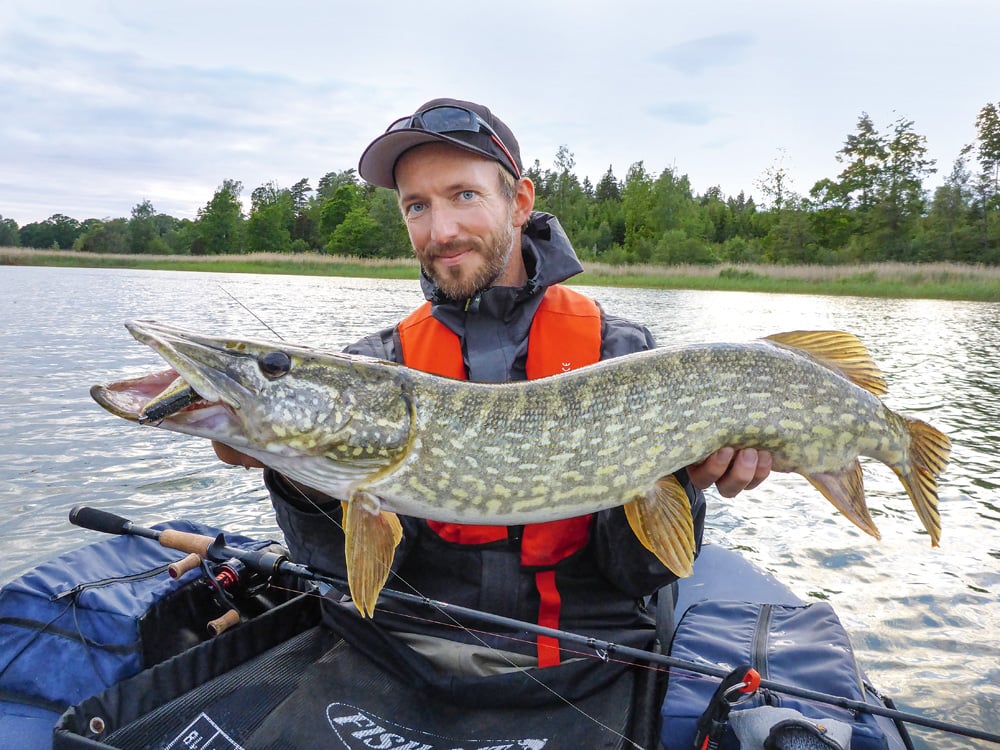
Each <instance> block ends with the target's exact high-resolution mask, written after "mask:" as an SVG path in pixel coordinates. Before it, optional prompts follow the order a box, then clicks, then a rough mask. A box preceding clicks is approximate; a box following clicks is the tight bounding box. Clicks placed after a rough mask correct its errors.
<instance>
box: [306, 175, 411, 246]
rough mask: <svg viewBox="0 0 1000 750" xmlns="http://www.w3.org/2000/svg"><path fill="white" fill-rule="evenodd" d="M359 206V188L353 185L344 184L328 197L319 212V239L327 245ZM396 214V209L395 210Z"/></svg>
mask: <svg viewBox="0 0 1000 750" xmlns="http://www.w3.org/2000/svg"><path fill="white" fill-rule="evenodd" d="M360 205H361V188H360V186H359V185H357V184H355V183H344V184H342V185H340V186H339V187H338V188H337V189H336V190H334V191H333V193H332V194H330V195H328V196H327V197H326V198H325V199H324V200H323V203H322V205H321V207H320V211H319V234H320V238H321V239H322V240H323V241H324V242H325V243H328V242H329V241H330V238H331V237H332V236H333V233H334V232H335V231H336V229H337V227H338V226H340V224H341V223H342V222H343V221H344V219H346V218H347V215H348V214H349V213H350V212H351V211H353V210H354V209H355V208H358V207H359V206H360ZM397 213H398V209H397Z"/></svg>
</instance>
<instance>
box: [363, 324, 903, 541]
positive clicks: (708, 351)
mask: <svg viewBox="0 0 1000 750" xmlns="http://www.w3.org/2000/svg"><path fill="white" fill-rule="evenodd" d="M715 373H724V375H723V377H718V376H717V375H716V374H715ZM776 384H777V386H778V387H776ZM410 387H411V388H412V390H413V401H414V411H415V416H416V422H415V426H414V439H413V443H412V445H411V449H410V451H409V453H408V454H407V456H406V458H405V459H404V460H403V461H402V462H401V463H400V464H399V465H397V466H396V467H394V469H393V471H392V472H391V473H388V474H387V475H386V476H384V477H383V478H381V479H379V480H377V481H375V482H372V483H371V484H370V485H369V486H368V488H369V489H370V490H371V491H372V492H374V493H375V494H377V495H379V496H380V497H381V498H383V501H384V502H385V504H386V507H387V508H390V509H392V510H398V511H399V512H403V513H408V514H414V515H424V514H426V513H427V512H428V510H427V508H424V507H419V506H422V505H433V506H434V507H435V510H434V511H433V512H434V513H435V514H436V517H437V518H438V520H445V521H455V522H463V521H465V522H470V520H473V519H474V520H475V522H477V523H482V522H484V520H483V519H484V518H485V519H486V521H485V522H489V523H532V522H536V521H546V520H552V519H553V518H555V517H567V516H573V515H580V514H581V513H585V512H593V510H595V509H599V508H605V507H614V506H616V505H621V504H623V503H625V502H627V501H628V500H629V499H630V498H631V497H633V496H634V495H636V494H640V493H643V492H645V491H646V489H647V488H648V487H649V486H650V485H651V484H652V483H653V482H654V481H655V480H656V479H657V478H659V477H661V476H663V475H664V474H668V473H672V472H674V471H676V470H677V469H680V468H682V467H684V466H687V465H689V464H691V463H694V462H696V461H698V460H700V459H702V458H704V457H705V456H706V455H708V454H709V453H711V452H712V451H714V450H715V449H717V448H718V447H720V446H723V445H731V446H733V447H737V448H740V447H758V448H763V449H767V450H770V451H772V452H773V453H774V454H775V464H776V467H778V468H780V469H781V470H787V471H797V472H800V473H812V472H826V471H836V470H839V469H842V468H843V467H844V466H846V465H847V464H848V463H850V461H851V460H852V459H853V458H854V457H855V456H856V455H858V454H859V453H860V454H861V455H866V456H871V457H873V458H876V459H879V460H882V461H883V462H885V463H890V464H897V465H901V466H902V467H903V470H905V469H906V458H905V455H906V449H907V446H908V443H909V436H908V434H907V433H906V431H905V429H904V428H903V427H902V425H901V424H900V423H899V421H898V420H893V419H892V417H891V416H890V415H891V412H889V410H888V409H886V408H885V407H884V405H883V404H882V402H881V401H880V400H879V399H878V398H877V397H875V396H874V395H872V394H870V393H868V392H867V391H864V390H863V389H861V388H859V387H857V386H855V385H853V384H852V383H850V382H849V381H847V380H846V379H844V378H842V377H840V376H838V375H836V374H835V373H832V372H831V371H830V370H829V369H828V368H826V367H824V366H822V365H820V364H818V363H816V362H814V361H812V360H810V359H808V358H806V357H802V356H797V355H795V354H793V353H790V352H787V351H784V350H782V349H780V348H779V347H776V346H773V345H769V344H756V343H755V344H715V345H703V346H699V347H675V348H662V349H654V350H652V351H650V352H646V353H643V354H639V355H632V356H631V357H629V358H626V361H624V362H623V361H620V360H610V361H607V362H604V363H600V364H598V365H594V366H592V367H589V368H584V369H582V370H578V371H576V372H572V373H568V374H564V375H560V376H557V377H554V378H546V379H542V380H535V381H530V382H528V383H515V384H504V385H482V384H474V383H464V382H459V381H442V380H441V379H440V378H433V377H421V376H420V374H418V373H414V374H413V378H412V384H411V386H410ZM449 488H454V489H457V490H458V491H457V492H451V493H450V494H448V495H444V496H442V494H441V493H442V491H445V492H447V491H448V490H449ZM427 490H430V491H429V492H427V494H425V491H427Z"/></svg>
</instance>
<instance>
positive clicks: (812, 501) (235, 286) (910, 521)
mask: <svg viewBox="0 0 1000 750" xmlns="http://www.w3.org/2000/svg"><path fill="white" fill-rule="evenodd" d="M586 291H587V292H588V293H590V294H592V295H594V296H596V297H597V298H598V299H600V300H601V302H602V304H603V306H604V308H605V309H606V310H607V311H608V312H609V313H610V314H615V315H622V316H625V317H630V318H633V319H636V320H641V321H643V322H646V323H647V324H648V325H649V327H650V329H651V330H652V331H653V333H654V335H655V336H656V338H657V340H658V342H659V343H660V344H671V343H679V342H689V341H707V340H743V339H747V338H752V337H755V336H760V335H766V334H769V333H774V332H777V331H785V330H793V329H800V328H803V329H804V328H837V329H843V330H849V331H852V332H854V333H856V334H858V335H859V336H861V338H862V339H863V340H864V341H865V343H866V344H867V345H868V346H869V348H870V350H871V351H872V354H873V356H874V357H875V359H876V361H877V362H878V363H879V364H880V365H881V366H882V368H883V369H884V370H885V372H886V375H887V380H888V382H889V388H890V391H889V395H888V396H887V398H886V401H887V403H888V404H889V405H890V407H892V408H894V409H896V410H898V411H902V412H904V413H911V414H915V415H919V416H920V417H921V418H924V419H927V420H929V421H932V422H934V423H935V424H937V425H938V426H940V427H942V428H943V429H944V430H945V431H946V432H948V433H949V435H950V436H951V437H952V440H953V442H954V450H953V457H952V464H951V465H950V467H949V469H948V472H947V474H946V475H945V478H944V482H943V487H942V497H941V509H942V518H943V525H944V537H943V540H942V546H941V548H939V549H937V550H932V549H931V548H930V545H929V542H928V539H927V535H926V533H925V532H924V531H923V529H922V527H921V526H920V524H919V522H918V521H917V519H916V516H915V513H914V511H913V509H912V507H910V503H909V500H908V499H907V498H906V496H905V494H904V492H903V489H902V487H901V485H900V483H899V481H898V479H897V478H896V476H895V475H894V474H893V473H892V472H891V471H890V470H888V469H886V468H885V467H884V466H882V465H881V464H872V463H870V462H869V463H866V464H865V472H866V477H865V483H866V487H867V489H868V497H869V505H870V507H871V511H872V515H873V516H874V518H875V520H876V522H877V523H878V525H879V527H880V528H881V530H882V535H883V541H882V542H881V543H879V542H876V541H875V540H872V539H870V538H868V537H867V536H865V535H864V534H862V533H861V532H860V531H858V530H857V529H856V528H855V527H853V526H852V525H851V524H849V523H848V522H846V521H845V520H844V519H843V518H842V517H841V516H840V515H839V514H838V513H837V512H836V510H835V509H834V508H833V507H832V506H831V505H830V504H829V503H828V502H826V500H824V499H823V498H822V497H821V496H820V495H819V494H818V493H817V492H816V491H815V490H814V489H813V488H812V487H811V486H810V485H809V484H808V483H807V482H806V481H805V480H804V479H802V478H800V477H797V476H794V475H789V476H777V477H774V478H772V479H771V480H769V481H768V482H767V483H765V485H764V486H762V487H761V488H760V489H759V490H757V491H755V492H753V493H749V494H745V495H743V496H741V497H740V498H738V499H736V500H724V499H722V498H718V497H713V498H712V500H711V514H710V518H709V529H708V536H709V538H710V540H711V541H714V542H717V543H720V544H724V545H727V546H730V547H733V548H738V549H741V550H743V551H744V552H746V554H747V555H748V557H750V558H751V559H752V560H754V561H755V562H756V563H757V564H758V565H760V566H762V567H764V568H766V569H768V570H770V571H772V572H773V573H774V574H775V575H776V576H778V577H779V578H780V579H781V580H783V581H785V582H787V583H788V584H789V585H790V586H791V587H792V588H793V589H794V590H795V591H796V593H798V594H799V595H800V596H803V597H808V598H814V599H826V600H829V601H830V602H831V603H833V605H834V606H835V607H836V608H837V611H838V612H839V614H840V615H841V617H842V619H843V620H844V621H845V623H846V624H847V626H848V628H849V629H850V630H851V631H852V634H853V636H854V640H855V645H856V647H857V650H858V655H859V659H860V661H861V662H862V663H863V664H864V665H865V667H866V668H867V670H868V672H869V674H870V675H871V676H872V677H873V679H874V680H875V682H876V683H877V684H878V685H879V686H880V687H882V688H883V689H884V690H885V691H886V692H888V693H889V694H891V695H893V696H894V697H896V698H898V699H899V701H900V702H901V703H902V706H903V707H904V708H906V709H914V710H915V709H919V710H921V711H924V712H926V713H927V714H929V715H932V716H935V717H936V718H940V719H943V720H948V721H959V722H966V723H968V724H970V725H972V726H977V727H981V728H989V729H995V728H996V727H998V726H1000V706H998V704H1000V688H998V687H997V686H998V685H1000V645H998V644H1000V637H998V636H1000V606H998V603H997V602H998V596H1000V572H998V563H997V561H998V559H1000V535H998V533H997V528H998V521H1000V498H998V488H1000V450H998V448H1000V423H998V420H997V417H996V415H997V414H998V413H1000V353H998V352H1000V346H998V344H1000V305H990V304H982V303H958V302H935V301H919V300H916V301H913V300H866V299H857V298H839V297H819V296H792V295H767V294H742V293H729V292H686V291H676V292H663V291H655V290H622V289H612V288H593V287H591V288H587V290H586ZM0 292H2V294H0V315H2V319H3V321H4V326H3V328H2V329H0V357H2V361H3V362H4V367H2V368H0V544H2V545H3V549H4V555H3V556H2V557H0V579H3V580H6V579H8V578H10V577H12V576H13V575H15V574H17V573H19V572H22V571H24V570H26V569H27V568H29V567H31V566H32V565H34V564H37V563H38V562H40V561H41V560H43V559H46V558H48V557H51V556H52V555H53V554H55V553H56V552H59V551H63V550H65V549H68V548H70V547H73V546H78V545H80V544H81V543H84V542H86V541H90V540H92V536H88V535H87V534H86V533H85V532H81V531H80V530H78V529H75V528H73V527H70V526H69V524H67V523H66V522H65V517H66V513H67V512H68V510H69V508H70V507H71V506H72V505H73V504H75V503H77V502H81V501H86V502H88V503H91V504H93V505H96V506H100V507H105V508H109V509H115V510H119V511H121V512H123V513H125V514H127V515H131V516H132V517H133V518H135V519H136V520H137V521H139V522H141V523H143V524H150V523H155V522H156V521H159V520H162V519H164V518H168V517H178V516H186V517H189V518H192V519H194V520H199V521H203V522H207V523H214V524H216V525H222V526H225V527H227V528H229V529H231V530H232V531H234V532H245V533H252V534H268V535H276V534H277V528H276V527H275V525H274V519H273V514H272V512H271V508H270V504H269V502H268V500H267V497H266V494H265V493H264V491H263V489H262V487H261V484H260V478H259V474H258V473H256V472H246V471H243V470H241V469H234V468H231V467H226V466H223V465H221V464H220V463H219V462H218V461H217V460H216V459H215V457H214V455H213V454H212V453H211V450H210V449H209V448H208V446H207V445H205V444H204V441H200V440H196V439H193V438H184V437H182V436H178V435H173V434H168V433H162V432H159V431H156V430H149V429H142V428H137V427H132V426H130V425H127V424H125V423H124V422H122V421H121V420H118V419H115V418H113V417H110V416H109V415H106V414H105V413H104V412H103V411H101V409H100V408H99V407H97V406H96V404H94V403H93V402H92V401H91V400H90V398H89V396H88V393H87V390H88V388H89V386H90V385H91V384H93V383H98V382H105V381H108V380H111V379H118V378H120V377H124V376H134V375H138V374H141V373H144V372H148V371H151V370H152V369H159V368H161V367H162V363H161V361H160V359H159V358H158V357H157V356H156V355H155V354H153V353H152V352H151V351H150V350H148V349H147V348H146V347H143V346H141V345H139V344H137V343H136V342H134V341H133V340H132V338H131V337H130V336H129V335H128V333H127V332H126V331H125V329H124V328H123V327H122V325H121V324H122V322H123V321H125V320H127V319H130V318H154V319H158V320H163V321H165V322H171V323H175V324H177V325H182V326H190V327H193V328H197V329H201V330H206V331H208V330H210V331H215V332H220V333H221V332H227V333H239V334H243V335H252V336H257V337H262V338H272V339H273V338H275V334H273V333H271V332H270V331H268V330H267V327H265V325H264V324H263V323H261V322H260V321H261V320H262V321H264V323H266V325H267V326H269V327H270V328H272V329H273V330H274V331H275V332H276V333H277V335H280V336H281V337H283V338H285V339H287V340H290V341H295V342H298V343H306V344H310V345H315V346H325V347H329V348H333V349H339V348H341V347H343V346H344V345H346V344H347V343H349V342H351V341H354V340H355V339H357V338H359V337H360V336H362V335H364V334H366V333H368V332H370V331H372V330H374V329H377V328H380V327H383V326H386V325H390V324H391V323H393V322H394V321H396V320H398V319H399V318H400V317H402V316H403V315H404V314H406V313H407V312H409V310H411V309H412V308H413V307H415V306H416V305H417V304H418V303H419V302H420V301H421V295H420V291H419V287H418V285H417V284H416V283H415V282H406V281H375V280H365V279H328V278H304V277H284V276H282V277H279V276H256V275H235V274H211V273H174V272H144V271H124V270H121V271H110V270H86V269H44V268H39V269H35V268H12V267H7V268H3V269H0ZM234 298H235V299H234ZM247 308H249V310H251V311H252V313H253V314H251V313H250V312H248V310H247ZM258 318H259V319H260V320H258ZM920 736H921V740H920V742H921V745H920V746H921V747H922V748H945V749H946V750H947V749H949V748H969V747H975V746H976V745H975V744H970V742H969V741H962V740H958V739H950V738H946V737H943V736H942V735H933V734H921V735H920Z"/></svg>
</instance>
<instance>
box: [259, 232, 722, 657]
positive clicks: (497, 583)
mask: <svg viewBox="0 0 1000 750" xmlns="http://www.w3.org/2000/svg"><path fill="white" fill-rule="evenodd" d="M522 237H523V242H522V252H523V254H524V261H525V266H526V268H527V271H528V277H529V280H528V283H527V284H526V285H525V286H524V287H522V288H521V289H513V288H510V287H492V288H489V289H487V290H485V291H483V292H482V293H480V294H478V295H477V296H476V297H475V298H474V299H472V300H471V301H464V300H463V301H461V302H458V301H454V300H450V299H448V298H447V297H446V296H444V295H443V294H442V293H441V292H440V290H439V289H438V288H437V287H436V286H435V285H434V284H433V283H432V282H431V281H430V280H429V279H428V278H427V277H426V276H424V277H423V278H422V284H423V288H424V293H425V296H426V297H427V298H428V299H429V300H431V302H432V314H433V315H434V317H435V318H437V319H438V320H440V321H441V322H442V323H444V324H445V325H446V326H447V327H448V328H449V329H451V330H452V331H453V332H454V333H456V334H457V335H458V336H459V338H460V340H461V342H462V351H463V356H464V359H465V364H466V370H467V372H468V374H469V378H470V380H477V381H485V382H502V381H508V380H524V379H525V359H526V356H527V338H528V330H529V327H530V325H531V320H532V316H533V315H534V312H535V310H536V309H537V307H538V304H539V302H540V301H541V298H542V294H543V292H544V290H545V288H546V287H548V286H551V285H552V284H556V283H560V282H562V281H565V280H566V279H568V278H570V277H572V276H574V275H575V274H577V273H579V272H580V271H582V270H583V269H582V266H581V265H580V262H579V260H578V259H577V257H576V254H575V253H574V251H573V248H572V246H571V245H570V242H569V240H568V238H567V237H566V234H565V233H564V231H563V229H562V227H561V226H560V225H559V222H558V220H557V219H556V218H555V217H553V216H550V215H548V214H542V213H535V214H533V215H532V217H531V220H530V221H529V225H528V227H527V228H526V229H525V231H524V232H523V233H522ZM601 332H602V346H601V358H602V359H608V358H610V357H615V356H620V355H623V354H628V353H632V352H636V351H642V350H645V349H649V348H652V347H653V346H654V342H653V339H652V336H651V335H650V333H649V331H648V330H646V328H644V327H642V326H640V325H637V324H635V323H632V322H630V321H626V320H624V319H621V318H616V317H613V316H610V315H607V314H605V313H604V312H603V310H602V331H601ZM347 351H349V352H352V353H357V354H365V355H369V356H374V357H379V358H382V359H388V360H394V361H401V353H400V347H399V340H398V334H397V333H396V330H395V328H394V327H393V328H388V329H385V330H383V331H379V332H377V333H374V334H371V335H369V336H367V337H365V338H364V339H362V340H361V341H359V342H357V343H356V344H354V345H352V346H350V347H348V349H347ZM679 477H680V478H681V480H682V482H683V483H684V484H685V487H686V488H687V490H688V495H689V497H690V499H691V506H692V513H693V515H694V518H695V534H696V539H697V541H698V544H699V546H700V543H701V535H702V529H703V525H704V515H705V503H704V497H703V495H702V493H701V492H699V491H697V490H695V489H694V488H693V487H692V486H691V485H690V483H689V482H687V478H686V476H685V475H684V472H679ZM265 478H266V481H267V485H268V488H269V489H270V491H271V496H272V500H273V502H274V506H275V509H276V513H277V518H278V523H279V524H280V525H281V527H282V529H283V531H284V532H285V538H286V542H287V544H288V546H289V549H290V552H291V554H292V559H294V560H297V561H299V562H303V563H306V564H308V565H311V566H314V567H316V568H318V569H321V570H325V571H328V572H331V573H335V574H339V575H343V574H344V550H343V545H344V539H343V534H342V532H341V531H340V529H339V527H338V526H337V525H336V524H335V523H334V520H331V518H327V517H324V516H322V515H320V513H319V512H318V511H317V510H316V509H315V507H313V506H312V505H311V503H307V502H304V501H303V500H302V498H301V495H300V494H299V493H298V492H297V491H295V490H294V489H293V488H291V487H290V486H289V485H288V483H287V481H286V480H285V479H284V478H283V477H282V476H281V475H279V474H277V472H274V471H271V470H268V471H266V472H265ZM311 500H312V502H315V503H318V504H319V505H320V506H322V507H323V509H324V511H325V512H326V513H327V514H329V515H330V516H332V518H333V519H335V520H336V521H337V522H339V520H340V505H339V502H335V501H333V500H332V499H331V498H327V497H324V496H322V495H319V494H318V493H316V494H312V496H311ZM401 520H402V523H403V529H404V536H403V541H402V542H401V544H400V546H399V548H398V549H397V552H396V559H395V562H394V566H393V570H394V572H395V573H396V575H397V576H398V578H395V579H394V578H393V577H390V579H389V583H388V585H389V586H391V587H397V588H400V589H403V590H411V589H412V590H415V591H417V592H419V593H421V594H424V595H427V596H429V597H431V598H434V599H441V600H444V601H448V602H453V603H455V604H459V605H463V606H468V607H474V608H477V609H482V610H487V611H490V612H495V613H499V614H503V615H506V616H509V617H515V618H518V619H524V620H529V621H531V622H536V621H537V618H538V599H539V597H538V593H537V590H536V586H535V578H534V571H533V570H527V569H524V568H522V567H521V565H520V548H519V539H518V530H517V529H516V528H514V529H512V532H511V534H510V538H509V539H508V540H505V541H502V542H495V543H490V544H486V545H477V546H465V545H458V544H453V543H449V542H445V541H443V540H442V539H440V538H439V537H438V536H437V535H436V534H434V533H433V532H432V531H431V530H430V529H429V528H428V527H427V525H426V523H424V522H423V521H422V520H420V519H415V518H406V517H404V518H402V519H401ZM673 580H675V576H674V575H673V574H672V573H671V572H670V571H669V570H667V569H666V568H664V567H663V566H662V565H661V564H660V563H659V561H658V560H657V559H656V558H655V557H654V556H653V555H652V554H651V553H649V552H648V551H647V550H646V549H645V548H643V547H642V545H641V544H640V543H639V541H638V539H636V537H635V534H633V533H632V531H631V529H630V528H629V526H628V523H627V521H626V519H625V513H624V511H623V510H622V508H621V507H618V508H613V509H611V510H606V511H601V512H599V513H596V514H595V519H594V523H593V526H592V529H591V538H590V541H589V543H588V545H587V546H586V547H585V548H584V549H583V550H581V551H580V552H578V553H576V554H575V555H573V556H571V557H570V558H568V559H566V560H564V561H562V562H561V563H559V565H558V566H557V567H556V581H557V586H558V589H559V591H560V595H561V598H562V606H561V612H560V614H561V616H560V625H561V626H562V627H564V628H567V629H570V630H576V631H578V632H584V633H594V634H600V635H601V637H604V638H606V639H607V640H613V641H616V642H629V643H643V644H644V645H645V644H646V643H648V641H649V631H648V630H646V629H647V628H648V627H649V625H650V619H649V618H648V617H647V615H646V614H645V611H644V607H643V603H642V598H643V597H644V596H646V595H648V594H651V593H653V592H654V591H656V590H657V589H659V588H660V587H662V586H664V585H666V584H668V583H670V582H672V581H673ZM380 609H381V610H382V611H380V612H379V613H377V614H376V618H375V619H376V621H381V622H383V623H385V624H386V625H388V626H390V627H393V628H399V629H406V630H415V631H418V632H426V631H433V626H430V625H429V624H428V623H427V622H426V618H428V617H432V618H433V615H429V613H428V612H426V611H422V612H419V613H414V614H418V616H419V618H420V619H419V620H418V619H413V620H410V619H408V618H406V619H400V618H399V617H397V616H394V614H393V613H397V614H400V613H402V612H403V611H406V610H407V607H406V606H405V605H402V604H399V603H396V602H389V601H386V600H383V601H382V602H381V603H380ZM637 627H638V630H639V631H642V630H645V632H644V633H640V632H632V633H630V631H636V628H637ZM437 634H438V635H440V634H441V633H440V631H437ZM637 636H638V637H637ZM454 637H456V638H458V639H461V640H470V638H469V637H468V636H467V635H466V634H463V633H462V632H461V631H454ZM473 640H474V639H473ZM497 645H498V647H500V648H504V649H507V650H516V651H525V652H527V653H531V652H533V649H534V647H533V645H532V644H531V643H526V644H522V645H520V646H519V645H518V644H516V643H511V642H509V641H506V640H504V641H503V642H498V643H497Z"/></svg>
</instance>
